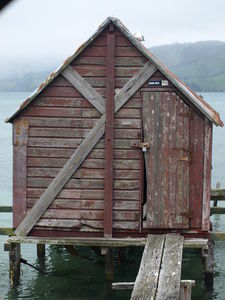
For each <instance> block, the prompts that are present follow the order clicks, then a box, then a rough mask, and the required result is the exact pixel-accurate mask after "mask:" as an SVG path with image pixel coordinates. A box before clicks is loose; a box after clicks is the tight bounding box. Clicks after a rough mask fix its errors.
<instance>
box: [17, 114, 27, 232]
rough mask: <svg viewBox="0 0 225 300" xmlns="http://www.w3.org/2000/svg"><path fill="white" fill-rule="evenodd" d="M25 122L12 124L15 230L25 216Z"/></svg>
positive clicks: (19, 120)
mask: <svg viewBox="0 0 225 300" xmlns="http://www.w3.org/2000/svg"><path fill="white" fill-rule="evenodd" d="M28 126H29V123H28V121H27V120H23V119H17V120H15V121H14V123H13V227H14V228H16V227H17V226H18V225H19V224H20V222H21V221H22V220H23V218H24V216H25V214H26V192H27V142H28Z"/></svg>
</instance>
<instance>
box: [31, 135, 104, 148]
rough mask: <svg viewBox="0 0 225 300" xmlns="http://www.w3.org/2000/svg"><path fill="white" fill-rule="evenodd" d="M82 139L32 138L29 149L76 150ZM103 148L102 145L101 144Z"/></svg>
mask: <svg viewBox="0 0 225 300" xmlns="http://www.w3.org/2000/svg"><path fill="white" fill-rule="evenodd" d="M81 141H82V139H79V138H53V137H41V138H37V137H30V138H29V139H28V146H29V147H53V148H57V147H61V148H73V149H74V150H75V149H76V148H77V147H78V146H79V145H80V143H81ZM99 146H100V147H102V145H101V144H99Z"/></svg>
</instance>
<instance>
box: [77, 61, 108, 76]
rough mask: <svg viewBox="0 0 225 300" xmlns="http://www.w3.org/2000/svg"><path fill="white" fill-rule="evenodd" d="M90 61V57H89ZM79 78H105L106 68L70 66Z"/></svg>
mask: <svg viewBox="0 0 225 300" xmlns="http://www.w3.org/2000/svg"><path fill="white" fill-rule="evenodd" d="M89 59H90V57H89ZM72 67H73V69H75V70H76V71H77V72H78V73H79V74H80V75H81V76H88V77H105V76H106V67H105V66H98V65H88V66H86V65H82V64H80V65H78V64H75V65H73V66H72Z"/></svg>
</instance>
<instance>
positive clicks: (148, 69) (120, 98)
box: [115, 62, 157, 112]
mask: <svg viewBox="0 0 225 300" xmlns="http://www.w3.org/2000/svg"><path fill="white" fill-rule="evenodd" d="M156 70H157V69H156V67H155V66H153V65H152V64H151V63H150V62H147V63H146V64H145V65H144V66H143V67H142V68H141V69H140V70H139V71H138V72H137V73H136V74H135V75H134V76H133V77H132V78H131V79H130V80H129V81H128V82H127V83H126V84H125V85H124V86H123V87H122V89H121V90H120V91H119V92H118V93H117V95H116V97H115V112H117V111H118V110H119V109H120V108H121V107H122V106H123V105H124V104H125V103H126V102H127V100H128V99H130V97H131V96H133V95H134V94H135V93H136V92H137V90H138V89H139V88H140V87H141V86H142V85H143V84H144V83H145V82H146V80H148V79H149V78H150V77H151V76H152V75H153V74H154V73H155V72H156Z"/></svg>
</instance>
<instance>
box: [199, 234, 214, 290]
mask: <svg viewBox="0 0 225 300" xmlns="http://www.w3.org/2000/svg"><path fill="white" fill-rule="evenodd" d="M202 258H203V263H204V272H205V285H206V286H208V287H212V286H213V271H214V243H213V241H212V240H209V242H208V249H207V250H206V249H203V250H202Z"/></svg>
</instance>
